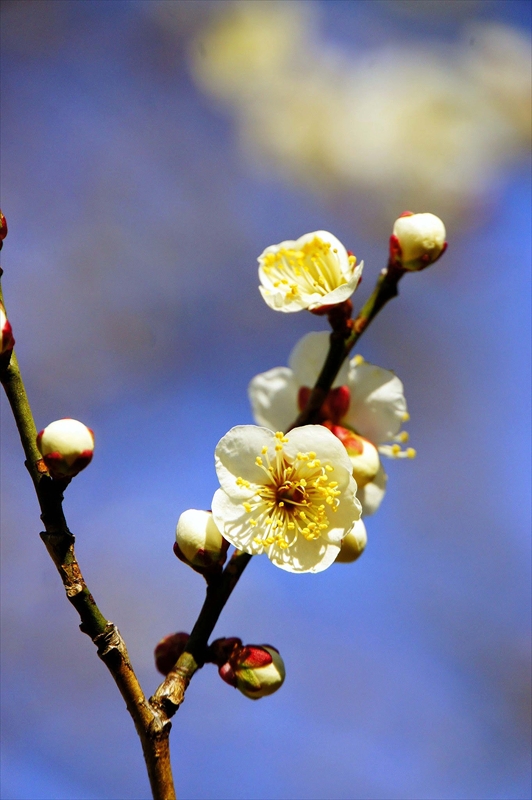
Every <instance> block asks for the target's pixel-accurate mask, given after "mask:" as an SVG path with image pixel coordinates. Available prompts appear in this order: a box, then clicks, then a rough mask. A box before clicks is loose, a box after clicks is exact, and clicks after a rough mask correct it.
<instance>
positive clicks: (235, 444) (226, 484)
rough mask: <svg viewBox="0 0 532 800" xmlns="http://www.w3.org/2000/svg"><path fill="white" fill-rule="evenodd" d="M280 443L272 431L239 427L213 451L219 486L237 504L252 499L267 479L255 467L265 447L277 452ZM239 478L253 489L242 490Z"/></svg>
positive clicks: (244, 488)
mask: <svg viewBox="0 0 532 800" xmlns="http://www.w3.org/2000/svg"><path fill="white" fill-rule="evenodd" d="M276 442H277V440H276V438H275V436H274V434H273V433H272V431H270V430H268V428H259V427H258V426H257V425H237V426H236V427H235V428H231V430H230V431H228V433H226V434H225V436H223V437H222V438H221V439H220V441H219V442H218V444H217V445H216V450H215V451H214V461H215V465H216V473H217V475H218V480H219V481H220V486H221V487H222V489H223V490H224V491H225V492H227V494H228V495H229V496H230V497H231V498H233V499H234V500H235V501H238V500H243V499H246V498H248V497H250V496H252V495H253V494H254V492H255V488H254V487H256V486H257V485H259V486H260V485H263V484H264V483H265V481H266V480H267V476H266V474H265V472H264V470H263V469H262V468H261V467H258V466H257V465H256V463H255V459H256V458H257V456H260V454H261V451H262V448H263V447H264V446H266V447H269V448H270V455H271V454H273V452H274V447H275V443H276ZM237 478H243V479H244V480H245V481H249V482H250V483H251V487H250V488H249V489H246V487H243V486H239V485H238V484H237V483H236V480H237Z"/></svg>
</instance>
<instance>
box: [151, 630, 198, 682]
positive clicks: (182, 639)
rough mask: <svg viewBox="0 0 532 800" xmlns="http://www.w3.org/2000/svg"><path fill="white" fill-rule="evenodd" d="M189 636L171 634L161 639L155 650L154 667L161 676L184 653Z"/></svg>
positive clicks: (167, 671)
mask: <svg viewBox="0 0 532 800" xmlns="http://www.w3.org/2000/svg"><path fill="white" fill-rule="evenodd" d="M189 638H190V636H189V634H188V633H171V634H170V635H169V636H165V637H164V639H161V641H160V642H159V644H158V645H157V647H156V648H155V652H154V655H155V666H156V667H157V669H158V670H159V672H162V674H163V675H168V673H169V672H170V671H171V670H172V669H173V668H174V667H175V665H176V663H177V660H178V658H179V656H180V655H182V653H184V652H185V648H186V646H187V642H188V640H189Z"/></svg>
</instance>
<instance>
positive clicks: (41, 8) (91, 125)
mask: <svg viewBox="0 0 532 800" xmlns="http://www.w3.org/2000/svg"><path fill="white" fill-rule="evenodd" d="M529 31H530V4H529V3H528V2H525V1H523V2H522V1H521V0H511V1H508V0H507V1H506V2H504V1H502V2H499V1H498V0H489V1H486V0H478V1H475V0H460V2H453V1H452V0H451V2H447V1H446V0H441V1H440V0H429V1H428V2H427V1H426V0H391V2H386V1H385V0H370V1H369V2H366V0H357V2H349V1H347V2H346V1H343V2H336V1H335V0H327V2H303V3H300V2H286V1H285V2H279V3H278V2H272V0H268V2H265V3H264V2H261V1H260V0H258V1H257V0H255V1H254V2H247V0H241V2H237V3H235V4H233V3H225V2H208V1H205V2H180V0H173V1H172V2H166V0H163V1H162V2H161V1H159V0H151V1H150V2H144V1H143V0H141V1H140V2H137V1H136V0H130V1H129V2H122V1H121V0H113V2H93V0H85V1H84V2H71V1H70V0H63V1H62V2H50V1H49V0H39V1H38V2H33V0H23V1H22V2H21V1H20V0H11V2H9V1H6V2H4V3H3V4H2V51H3V59H2V118H3V121H2V131H1V133H2V142H1V144H2V208H3V211H4V213H5V214H6V216H7V219H8V223H9V228H10V232H9V236H8V238H7V240H6V243H5V247H4V250H3V252H2V266H3V268H4V270H5V275H4V279H3V284H4V291H5V296H6V305H7V308H8V313H9V317H10V320H11V322H12V324H13V328H14V333H15V337H16V339H17V352H18V356H19V359H20V362H21V367H22V370H23V374H24V377H25V380H26V383H27V388H28V391H29V395H30V398H31V402H32V405H33V409H34V413H35V417H36V422H37V426H38V427H39V428H42V427H44V426H45V425H46V424H48V423H49V422H51V421H52V420H54V419H57V418H59V417H63V416H72V417H75V418H78V419H81V420H83V421H84V422H85V423H86V424H88V425H89V426H90V427H91V428H93V429H94V430H95V433H96V441H97V450H96V454H95V458H94V461H93V463H92V465H91V466H90V467H89V468H88V469H87V470H86V471H85V472H84V473H83V474H81V475H80V476H79V477H78V478H76V479H75V480H74V482H73V484H72V485H71V486H70V487H69V489H68V492H67V496H66V503H65V507H66V513H67V516H68V520H69V523H70V526H71V528H72V530H73V531H74V532H75V533H76V535H77V550H78V556H79V559H80V562H81V566H82V569H83V570H84V573H85V577H86V579H87V582H88V584H89V587H90V588H91V590H92V591H93V593H94V594H95V597H96V599H97V601H98V603H99V604H100V607H101V609H102V610H103V612H104V613H105V614H106V615H107V616H108V617H109V618H110V619H112V620H113V621H115V622H116V623H117V624H118V625H119V627H120V630H121V631H122V633H123V634H124V636H125V639H126V641H127V643H128V647H129V650H130V653H131V656H132V659H133V662H134V664H135V665H136V668H137V669H138V674H139V677H140V679H141V681H142V684H143V686H144V687H145V690H146V691H147V692H148V693H151V692H152V691H153V690H154V688H155V687H156V685H157V684H158V682H159V677H158V675H157V673H156V672H155V669H154V666H153V656H152V653H153V647H154V646H155V644H156V642H157V641H158V640H159V639H160V638H161V637H162V636H164V635H165V634H167V633H170V632H173V631H178V630H189V629H190V627H191V625H192V624H193V621H194V619H195V617H196V614H197V611H198V609H199V606H200V603H201V601H202V597H203V581H202V579H201V578H200V577H199V576H198V575H196V574H195V573H193V572H192V571H191V570H188V569H187V568H186V567H185V566H184V565H183V564H181V563H180V562H178V561H177V560H176V559H175V557H174V556H173V554H172V543H173V538H174V527H175V523H176V520H177V518H178V516H179V514H180V513H181V512H182V511H183V510H184V509H186V508H189V507H196V508H206V507H209V505H210V500H211V497H212V494H213V491H214V490H215V488H216V477H215V472H214V465H213V450H214V446H215V444H216V442H217V441H218V439H219V438H220V437H221V436H222V435H223V434H224V433H225V432H226V431H227V430H228V429H229V428H230V427H231V426H232V425H235V424H240V423H246V422H251V421H252V420H251V414H250V410H249V407H248V403H247V399H246V387H247V383H248V381H249V380H250V378H251V377H252V376H253V375H254V374H256V373H257V372H260V371H264V370H266V369H269V368H270V367H274V366H279V365H283V364H286V360H287V357H288V354H289V352H290V350H291V348H292V346H293V344H294V343H295V342H296V341H297V339H298V338H299V337H300V336H301V335H302V334H304V333H306V332H307V331H310V330H324V329H325V322H324V320H323V319H321V318H316V317H313V316H312V315H310V314H307V313H306V312H302V313H301V314H276V313H274V312H272V311H271V310H270V309H268V308H267V307H266V306H265V304H264V303H263V301H262V300H261V298H260V296H259V293H258V291H257V274H256V258H257V256H258V254H259V253H260V252H261V251H262V250H263V248H264V247H265V246H267V245H269V244H273V243H276V242H279V241H281V240H283V239H290V238H297V237H298V236H300V235H301V234H303V233H306V232H308V231H312V230H316V229H325V230H330V231H331V232H333V233H334V234H335V235H336V236H338V237H339V238H340V240H341V241H343V242H344V243H345V245H346V247H348V248H349V249H351V250H353V251H354V252H355V254H356V255H357V257H358V258H363V259H364V260H365V263H366V267H365V272H364V282H363V284H362V287H361V288H360V290H359V292H358V293H357V295H356V300H357V301H359V302H360V301H362V300H363V299H364V298H365V297H366V296H367V295H368V293H369V292H370V290H371V287H372V285H373V283H374V280H375V279H376V277H377V274H378V271H379V269H380V268H381V267H382V266H383V265H384V264H385V262H386V255H387V239H388V236H389V233H390V230H391V226H392V224H393V221H394V219H395V218H396V217H397V216H398V215H399V214H400V213H401V212H402V211H404V210H405V209H410V210H413V211H432V212H434V213H436V214H438V215H440V216H441V217H442V218H443V219H444V221H445V222H446V224H447V229H448V239H449V243H450V244H449V250H448V252H447V254H446V255H445V256H444V258H443V259H442V260H441V261H440V262H439V263H438V264H437V265H435V266H434V267H432V268H431V269H429V270H426V271H425V272H423V273H421V274H415V275H411V276H407V277H406V278H405V279H404V281H403V282H402V285H401V296H400V298H399V299H397V300H395V301H394V302H393V303H392V304H390V305H389V306H388V307H387V308H386V309H385V311H384V312H383V313H382V314H381V316H380V317H379V318H378V320H377V321H376V322H375V323H374V324H373V325H372V327H371V328H370V330H369V331H368V332H367V334H366V335H365V336H364V337H363V339H362V340H361V342H360V346H359V348H358V351H359V352H360V353H362V354H363V355H364V356H365V358H366V359H368V360H370V361H374V362H375V363H377V364H379V365H381V366H384V367H388V368H391V369H394V370H395V371H396V372H397V374H398V375H399V376H400V377H401V379H402V380H403V382H404V384H405V388H406V395H407V400H408V405H409V410H410V413H411V422H410V423H409V425H408V428H409V431H410V434H411V443H412V445H413V446H414V447H416V449H417V450H418V457H417V459H416V460H414V461H400V462H395V463H389V464H388V472H389V476H390V477H389V489H388V492H387V495H386V497H385V500H384V502H383V504H382V506H381V509H380V510H379V512H378V513H377V514H376V515H375V516H374V517H372V518H369V519H368V520H367V527H368V536H369V543H368V547H367V551H366V553H365V554H364V556H363V557H362V558H361V560H360V561H359V562H358V563H356V564H354V565H351V566H346V565H338V566H333V567H331V568H330V569H329V570H327V571H326V572H324V573H322V574H320V575H318V576H294V575H290V574H288V573H284V572H282V571H280V570H278V569H275V568H274V567H273V566H272V565H271V564H270V562H269V561H268V560H267V559H265V558H259V559H255V560H254V561H253V563H252V564H251V565H250V567H249V568H248V570H247V572H246V573H245V574H244V576H243V578H242V581H241V583H240V585H239V586H238V588H237V590H236V591H235V594H234V596H233V598H232V599H231V602H230V604H229V606H228V608H227V610H226V611H225V612H224V614H223V617H222V619H221V621H220V623H219V625H218V627H217V629H216V633H217V634H218V635H231V636H233V635H235V636H240V637H241V638H242V639H243V640H244V641H247V642H257V643H259V642H266V643H271V644H274V645H275V646H276V647H278V648H279V650H280V651H281V653H282V655H283V657H284V659H285V662H286V666H287V679H286V683H285V685H284V687H283V688H282V690H281V691H280V692H278V693H277V694H276V695H275V696H273V697H271V698H266V699H264V700H261V701H260V702H258V703H253V702H251V701H249V700H248V699H246V698H245V697H243V696H242V695H240V694H239V693H238V692H236V691H234V690H233V689H232V688H230V687H229V686H227V685H226V684H223V683H222V682H221V681H220V679H219V678H218V676H217V674H216V671H215V670H214V668H212V667H206V668H205V669H204V670H203V671H202V672H201V673H200V674H198V675H197V676H196V677H195V678H194V681H193V682H192V684H191V687H190V689H189V692H188V694H187V699H186V702H185V704H184V706H183V707H182V709H181V710H180V711H179V713H178V715H177V717H176V719H175V722H174V728H175V729H174V732H173V751H172V752H173V762H174V770H175V776H176V785H177V791H178V795H179V797H180V798H220V797H224V798H258V799H261V798H305V799H306V798H309V799H310V798H316V800H319V799H321V798H366V799H367V798H383V800H384V799H386V800H389V799H390V798H392V799H393V800H395V799H396V798H409V799H413V798H419V799H420V800H421V799H423V798H430V800H434V799H435V798H452V799H453V800H456V799H457V798H460V800H462V799H465V798H471V799H472V800H476V799H477V798H478V799H480V798H483V799H485V798H486V799H489V800H491V799H492V798H505V800H508V799H510V798H516V799H517V800H523V799H524V798H528V797H530V794H531V788H530V622H531V620H530V603H529V601H530V543H529V535H530V505H529V485H530V462H529V437H530V402H529V370H530V315H529V312H530V276H529V269H530V231H529V223H530V205H531V204H530V158H529V155H528V152H529V145H530V40H529ZM359 298H360V300H359ZM2 404H3V405H2V424H3V463H2V490H3V534H2V565H1V566H2V584H1V589H2V602H3V611H2V614H3V616H2V670H3V679H2V693H3V694H2V737H3V761H2V770H1V776H2V794H1V796H2V798H3V800H17V799H18V800H52V799H53V800H63V799H64V800H89V799H90V800H109V799H110V798H122V799H125V798H147V797H148V796H149V789H148V784H147V780H146V778H145V775H144V768H143V764H142V758H141V752H140V746H139V743H138V741H137V738H136V734H135V732H134V729H133V725H132V723H131V721H130V719H129V717H128V715H127V713H126V711H125V708H124V704H123V701H122V700H121V698H120V697H119V695H118V692H117V691H116V688H115V686H114V684H113V683H112V681H111V679H110V677H109V676H108V674H107V673H106V670H105V668H104V666H103V665H102V664H101V663H100V662H99V661H98V659H97V657H96V654H95V651H94V647H93V645H92V643H91V642H90V640H89V639H88V638H87V637H85V636H83V635H81V634H80V633H79V631H78V630H77V617H76V615H75V613H74V611H73V609H72V608H71V607H70V606H69V604H68V603H67V602H66V600H65V598H64V596H63V590H62V587H61V585H60V581H59V579H58V577H57V575H56V574H55V571H54V568H53V565H52V563H51V561H50V559H49V557H48V556H47V554H46V552H45V549H44V547H43V546H42V544H41V542H40V540H39V538H38V533H39V530H40V527H39V519H38V510H37V504H36V501H35V499H34V497H33V494H32V490H31V486H30V481H29V478H28V476H27V474H26V473H25V469H24V466H23V459H22V454H21V448H20V444H19V442H18V440H17V436H16V433H15V431H14V425H13V422H12V419H11V417H10V413H9V411H8V409H7V406H6V404H5V401H4V398H3V397H2Z"/></svg>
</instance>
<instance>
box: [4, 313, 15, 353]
mask: <svg viewBox="0 0 532 800" xmlns="http://www.w3.org/2000/svg"><path fill="white" fill-rule="evenodd" d="M14 344H15V340H14V338H13V331H12V329H11V324H10V322H9V320H8V318H7V316H6V311H5V308H4V307H3V305H2V304H1V303H0V356H3V355H4V353H8V354H11V351H12V350H13V345H14ZM6 359H7V360H9V356H6Z"/></svg>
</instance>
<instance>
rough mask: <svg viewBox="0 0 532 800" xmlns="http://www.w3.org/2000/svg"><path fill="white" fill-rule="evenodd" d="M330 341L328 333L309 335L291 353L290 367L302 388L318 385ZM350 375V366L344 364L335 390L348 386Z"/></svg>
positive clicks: (335, 382)
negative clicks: (338, 387) (337, 387)
mask: <svg viewBox="0 0 532 800" xmlns="http://www.w3.org/2000/svg"><path fill="white" fill-rule="evenodd" d="M329 339H330V335H329V334H328V333H327V331H313V332H312V333H307V334H306V336H303V338H302V339H300V340H299V342H298V343H297V344H296V345H295V347H294V349H293V350H292V352H291V353H290V357H289V359H288V365H289V366H290V367H291V369H292V371H293V373H294V377H295V379H296V381H297V382H298V383H299V385H300V386H309V387H312V386H314V384H315V383H316V380H317V378H318V375H319V374H320V372H321V368H322V367H323V364H324V363H325V358H326V357H327V353H328V352H329ZM348 373H349V365H348V364H347V362H344V364H343V365H342V368H341V369H340V372H339V373H338V376H337V378H336V380H335V381H334V383H333V388H334V387H336V386H344V385H346V384H347V376H348Z"/></svg>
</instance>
